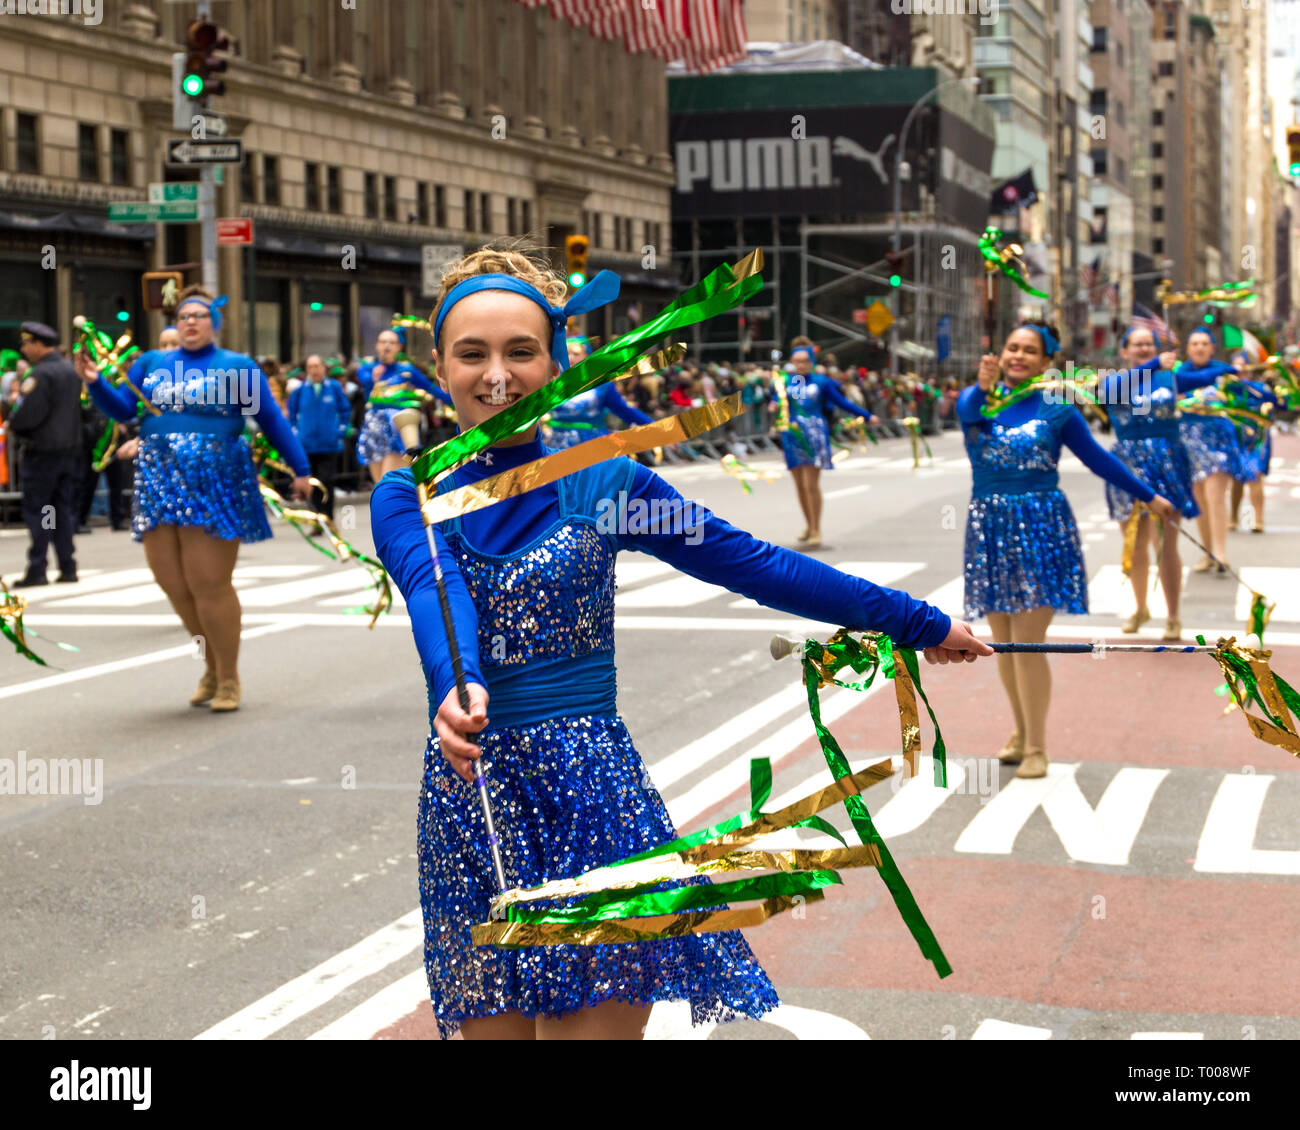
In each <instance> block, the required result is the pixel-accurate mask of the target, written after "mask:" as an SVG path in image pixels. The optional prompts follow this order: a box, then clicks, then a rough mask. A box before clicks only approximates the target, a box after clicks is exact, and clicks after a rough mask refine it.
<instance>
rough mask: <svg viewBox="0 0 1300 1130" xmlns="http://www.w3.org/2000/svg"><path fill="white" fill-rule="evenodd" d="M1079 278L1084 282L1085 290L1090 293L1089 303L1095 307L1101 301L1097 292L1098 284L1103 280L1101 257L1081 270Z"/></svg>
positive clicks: (1086, 264)
mask: <svg viewBox="0 0 1300 1130" xmlns="http://www.w3.org/2000/svg"><path fill="white" fill-rule="evenodd" d="M1079 278H1080V279H1081V280H1082V282H1083V288H1084V289H1085V290H1086V291H1087V292H1088V301H1089V302H1091V303H1092V304H1093V305H1094V306H1095V305H1096V304H1097V303H1098V302H1099V301H1100V300H1101V295H1100V294H1098V292H1097V283H1098V281H1099V280H1100V279H1101V256H1100V255H1098V256H1097V258H1095V259H1094V260H1093V261H1092V262H1091V263H1085V264H1084V265H1083V266H1082V267H1080V268H1079Z"/></svg>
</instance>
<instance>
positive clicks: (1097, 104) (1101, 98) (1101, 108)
mask: <svg viewBox="0 0 1300 1130" xmlns="http://www.w3.org/2000/svg"><path fill="white" fill-rule="evenodd" d="M1088 108H1089V109H1090V110H1091V111H1092V112H1093V113H1094V114H1104V113H1105V112H1106V88H1105V87H1104V86H1103V87H1100V88H1099V89H1097V90H1094V91H1093V92H1092V98H1091V100H1090V101H1089V103H1088Z"/></svg>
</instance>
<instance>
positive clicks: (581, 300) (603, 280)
mask: <svg viewBox="0 0 1300 1130" xmlns="http://www.w3.org/2000/svg"><path fill="white" fill-rule="evenodd" d="M620 285H621V284H620V283H619V278H618V276H617V275H616V274H614V272H613V271H598V272H597V273H596V274H595V276H594V277H593V278H592V280H591V281H590V282H589V283H587V285H586V286H584V287H583V288H582V289H581V290H579V291H577V292H576V293H574V295H573V296H572V297H571V298H570V299H569V301H568V302H566V303H565V304H564V305H563V306H552V305H551V304H550V303H549V302H547V300H546V295H544V294H543V293H542V292H541V291H540V290H538V289H537V287H535V286H533V284H532V283H529V282H525V281H524V280H523V279H521V278H516V277H515V276H514V275H506V274H487V275H473V276H472V277H470V278H468V279H465V280H464V281H463V282H458V283H457V284H456V285H455V286H453V287H452V288H451V290H449V291H448V292H447V296H446V297H445V298H444V299H443V300H442V304H441V305H440V306H439V307H438V316H437V318H436V319H434V323H433V340H434V344H435V345H437V344H438V342H439V340H440V338H441V335H442V323H443V321H444V319H445V318H446V317H447V313H448V311H450V310H451V308H452V307H453V306H455V305H456V303H457V302H459V301H460V300H461V299H462V298H466V297H468V296H469V295H471V294H477V293H478V292H479V291H480V290H508V291H511V292H512V293H514V294H522V295H523V296H524V297H525V298H527V299H528V300H529V301H530V302H535V303H537V305H538V306H540V307H541V308H542V310H543V311H544V312H545V313H546V317H547V320H548V321H549V322H550V323H551V357H552V359H553V360H554V361H555V362H556V363H557V364H558V365H559V366H560V368H561V370H564V369H567V368H568V367H569V346H568V338H567V337H566V335H565V329H566V327H567V325H568V321H569V319H570V318H571V317H573V316H574V315H576V314H586V313H588V312H589V311H591V310H595V309H596V308H597V307H600V306H604V305H606V304H607V303H610V302H613V301H614V299H616V298H617V297H618V291H619V286H620Z"/></svg>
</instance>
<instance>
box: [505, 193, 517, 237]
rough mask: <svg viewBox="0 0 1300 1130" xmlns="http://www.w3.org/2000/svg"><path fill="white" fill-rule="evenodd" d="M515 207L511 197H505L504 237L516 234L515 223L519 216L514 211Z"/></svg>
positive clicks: (513, 199)
mask: <svg viewBox="0 0 1300 1130" xmlns="http://www.w3.org/2000/svg"><path fill="white" fill-rule="evenodd" d="M516 209H517V205H516V204H515V198H514V197H513V196H507V197H506V235H514V234H515V232H516V230H517V229H516V227H515V225H516V223H518V221H519V214H518V212H517V211H516Z"/></svg>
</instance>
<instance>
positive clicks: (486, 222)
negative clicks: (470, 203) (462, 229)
mask: <svg viewBox="0 0 1300 1130" xmlns="http://www.w3.org/2000/svg"><path fill="white" fill-rule="evenodd" d="M478 216H479V222H480V223H481V224H482V225H483V229H482V230H483V231H484V232H486V233H487V234H488V235H491V234H492V197H490V196H489V195H488V194H487V193H486V192H481V193H479V197H478Z"/></svg>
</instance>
